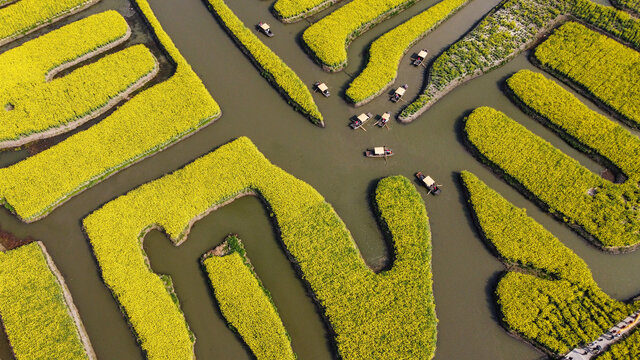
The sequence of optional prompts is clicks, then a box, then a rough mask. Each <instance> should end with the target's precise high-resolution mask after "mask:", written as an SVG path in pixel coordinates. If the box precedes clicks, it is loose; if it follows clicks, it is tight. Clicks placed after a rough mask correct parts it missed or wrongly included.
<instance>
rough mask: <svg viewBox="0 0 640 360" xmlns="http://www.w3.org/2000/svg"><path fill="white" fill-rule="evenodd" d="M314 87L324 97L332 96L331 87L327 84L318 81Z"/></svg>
mask: <svg viewBox="0 0 640 360" xmlns="http://www.w3.org/2000/svg"><path fill="white" fill-rule="evenodd" d="M313 86H314V87H315V88H316V90H318V91H320V92H321V93H322V95H324V96H325V97H329V95H331V93H330V92H329V87H328V86H327V84H325V83H323V82H320V81H316V82H315V83H314V84H313Z"/></svg>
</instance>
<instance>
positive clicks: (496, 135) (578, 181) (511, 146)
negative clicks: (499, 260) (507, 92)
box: [464, 86, 640, 250]
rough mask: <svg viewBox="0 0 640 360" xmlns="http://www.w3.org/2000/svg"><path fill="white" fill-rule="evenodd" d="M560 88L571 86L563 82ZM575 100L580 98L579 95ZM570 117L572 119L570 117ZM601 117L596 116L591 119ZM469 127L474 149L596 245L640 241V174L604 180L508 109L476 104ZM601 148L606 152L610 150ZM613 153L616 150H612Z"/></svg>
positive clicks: (575, 111) (623, 245)
mask: <svg viewBox="0 0 640 360" xmlns="http://www.w3.org/2000/svg"><path fill="white" fill-rule="evenodd" d="M557 89H560V90H562V91H565V92H566V90H564V89H562V88H561V87H559V86H558V87H557V88H556V90H557ZM543 94H544V96H549V97H551V98H553V97H554V96H556V95H555V94H553V93H547V92H544V93H543ZM575 102H577V103H579V101H578V100H577V99H575ZM531 104H532V105H534V103H531ZM534 106H535V105H534ZM585 108H586V107H585ZM566 109H567V110H568V112H566V113H565V114H579V111H584V108H581V107H576V104H575V103H574V104H572V106H568V107H567V108H566ZM589 111H590V110H589ZM579 117H580V116H578V118H579ZM567 119H569V120H570V121H571V120H572V118H571V117H567ZM602 119H604V120H605V121H604V122H603V125H604V126H607V124H606V122H608V121H610V120H608V119H606V118H604V117H603V118H602ZM602 119H600V118H598V117H597V116H595V117H593V116H592V117H591V119H589V120H602ZM554 121H555V119H554ZM598 122H599V121H598ZM596 123H597V122H596ZM598 128H599V126H596V127H593V128H591V129H593V130H597V129H598ZM464 131H465V134H466V137H467V139H468V140H469V143H470V144H471V146H472V147H473V150H474V151H475V152H477V154H478V155H479V156H480V158H481V159H482V160H483V161H486V162H487V163H489V164H491V165H492V166H494V167H496V168H498V169H500V171H501V172H504V173H505V174H506V175H507V176H508V179H512V181H513V182H515V183H517V184H518V186H519V187H521V188H522V189H525V190H526V192H527V193H529V194H531V195H532V196H533V197H535V198H536V199H538V200H539V201H540V202H542V203H544V204H545V205H546V206H547V207H548V211H549V212H550V213H552V214H555V215H556V216H558V217H560V218H561V219H562V220H564V221H565V222H567V223H569V224H571V225H577V226H580V228H581V230H583V231H585V232H587V233H589V234H590V235H592V237H593V240H594V243H595V244H596V245H598V246H601V247H603V248H606V249H609V250H620V249H624V248H626V247H629V246H633V245H636V244H638V243H639V242H640V235H639V234H640V217H639V216H638V205H637V204H638V202H639V201H640V199H639V198H638V175H637V174H636V175H634V176H631V178H630V179H629V180H628V181H626V182H625V183H624V184H613V183H611V182H609V181H607V180H604V179H602V178H601V177H599V176H597V175H596V174H594V173H592V172H591V171H590V170H589V169H587V168H585V167H584V166H582V165H581V164H580V163H579V162H578V161H576V160H575V159H573V158H571V157H569V156H567V155H566V154H565V153H563V152H562V151H560V150H558V149H557V148H555V147H554V146H553V145H551V144H550V143H549V142H547V141H545V140H544V139H542V138H540V137H539V136H537V135H535V134H533V133H532V132H531V131H529V130H527V129H526V128H525V127H524V126H522V125H520V124H518V123H517V122H515V121H513V120H512V119H510V118H509V117H508V116H507V115H505V114H504V113H502V112H499V111H497V110H494V109H492V108H488V107H481V108H478V109H476V110H474V111H473V112H472V113H471V115H469V117H468V118H467V119H466V124H465V128H464ZM565 131H566V133H568V134H569V136H572V135H571V134H572V130H560V131H559V132H561V133H565ZM587 132H588V131H587ZM574 134H575V133H574ZM619 135H620V134H618V138H619V139H621V140H624V136H619ZM613 137H614V138H615V137H616V136H613ZM627 138H629V137H627ZM585 139H586V137H585ZM577 140H578V142H583V141H584V142H585V143H586V144H588V145H587V146H593V147H596V146H598V147H600V146H599V145H597V143H596V142H589V141H587V140H582V138H581V137H580V135H578V137H577ZM572 143H575V140H572ZM627 145H631V146H633V144H627ZM595 149H596V150H597V151H598V150H599V149H598V148H595ZM602 151H603V154H607V151H608V150H607V149H603V150H602ZM608 153H609V154H611V152H610V151H608ZM523 154H526V156H523ZM612 157H613V156H612ZM614 159H615V158H614ZM614 159H611V160H614ZM622 166H624V164H622V165H621V167H622Z"/></svg>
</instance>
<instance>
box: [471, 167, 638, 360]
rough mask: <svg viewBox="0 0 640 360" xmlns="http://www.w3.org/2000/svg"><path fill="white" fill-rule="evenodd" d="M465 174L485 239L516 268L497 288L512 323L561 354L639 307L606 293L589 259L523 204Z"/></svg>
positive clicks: (506, 317) (508, 323)
mask: <svg viewBox="0 0 640 360" xmlns="http://www.w3.org/2000/svg"><path fill="white" fill-rule="evenodd" d="M462 180H463V184H464V186H465V189H466V193H467V195H468V199H469V204H470V207H471V209H472V213H473V215H474V217H475V220H476V223H477V224H478V229H479V230H480V232H481V233H482V235H483V236H482V237H483V239H484V240H485V241H486V242H487V244H488V246H489V247H490V248H491V249H493V250H494V252H495V253H496V254H497V255H498V257H500V259H501V260H502V261H503V262H504V263H505V264H507V265H508V266H509V270H511V271H510V272H508V273H507V274H506V275H505V276H503V277H502V278H501V279H500V281H499V282H498V286H497V289H496V298H497V302H498V308H499V310H500V312H501V315H502V321H503V323H504V324H505V325H506V327H507V328H508V329H510V330H511V331H513V332H515V333H517V334H518V335H520V336H521V337H522V338H524V339H526V340H528V341H529V342H531V343H533V344H535V345H536V346H538V347H541V348H543V349H544V350H545V351H547V352H553V353H556V354H558V355H560V354H564V353H566V352H568V351H569V350H571V349H573V348H575V347H578V346H580V345H583V344H586V343H590V342H592V341H593V340H595V339H597V338H598V337H599V336H601V335H602V334H603V333H605V332H606V331H608V330H609V329H610V328H611V327H612V326H613V325H615V324H617V323H618V322H619V321H620V320H622V319H624V318H625V317H626V316H627V315H628V314H630V313H632V312H633V311H634V310H635V309H634V307H636V306H634V305H630V304H625V303H623V302H620V301H617V300H615V299H612V298H611V297H610V296H608V295H607V294H606V293H604V292H603V291H602V290H601V289H600V288H599V287H598V285H597V283H596V282H595V280H594V279H593V276H592V274H591V271H590V270H589V268H588V266H587V264H586V263H585V262H584V260H582V259H581V258H580V257H579V256H578V255H576V254H575V253H574V252H573V251H571V249H569V248H568V247H566V246H565V245H563V244H562V242H560V240H558V238H556V237H554V236H553V234H551V233H550V232H548V231H547V230H546V229H545V228H544V227H542V226H541V225H540V224H538V223H537V222H536V221H535V220H534V219H533V218H531V217H529V216H527V215H526V212H525V210H524V209H519V208H516V207H515V206H513V205H512V204H511V203H509V202H508V201H507V200H506V199H505V198H503V197H502V196H501V195H500V194H498V193H497V192H496V191H495V190H493V189H491V188H489V187H488V186H487V185H486V184H485V183H483V182H482V181H481V180H480V179H478V178H477V177H476V176H475V175H473V174H471V173H469V172H466V171H465V172H463V173H462ZM516 269H517V271H515V270H516Z"/></svg>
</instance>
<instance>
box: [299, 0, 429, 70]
mask: <svg viewBox="0 0 640 360" xmlns="http://www.w3.org/2000/svg"><path fill="white" fill-rule="evenodd" d="M416 1H417V0H354V1H352V2H350V3H349V4H347V5H345V6H343V7H341V8H339V9H338V10H336V11H334V12H332V13H331V14H329V15H327V16H326V17H324V18H322V20H320V21H318V22H317V23H315V24H313V25H311V26H310V27H309V28H307V29H306V30H305V31H304V33H303V34H302V40H303V41H304V43H305V45H306V46H307V48H308V49H309V51H310V52H311V53H312V55H313V56H315V57H316V59H317V60H318V61H319V62H320V63H321V64H322V65H323V66H325V67H326V68H328V69H329V70H331V71H337V70H340V69H342V68H343V67H344V66H345V65H346V64H347V46H348V45H349V43H350V42H351V40H353V39H354V38H356V37H358V36H359V35H360V33H362V32H364V31H366V30H367V29H368V28H369V27H371V26H374V25H376V24H378V23H379V22H381V21H383V20H384V19H386V18H387V17H389V16H392V15H394V14H397V13H398V12H399V11H401V10H403V9H405V8H407V7H409V6H411V5H413V4H414V3H415V2H416Z"/></svg>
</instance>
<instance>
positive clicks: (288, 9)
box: [273, 0, 341, 22]
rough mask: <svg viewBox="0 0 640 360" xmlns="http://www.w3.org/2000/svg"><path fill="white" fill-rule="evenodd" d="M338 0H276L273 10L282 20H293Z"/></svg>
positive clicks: (315, 11)
mask: <svg viewBox="0 0 640 360" xmlns="http://www.w3.org/2000/svg"><path fill="white" fill-rule="evenodd" d="M339 1H341V0H276V2H275V3H274V4H273V12H274V14H275V15H276V16H277V17H278V18H279V19H280V20H281V21H282V22H294V21H298V20H301V19H302V18H304V17H307V16H311V15H312V14H315V13H317V12H318V11H320V10H322V9H324V8H327V7H329V6H331V5H333V4H335V3H337V2H339Z"/></svg>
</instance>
